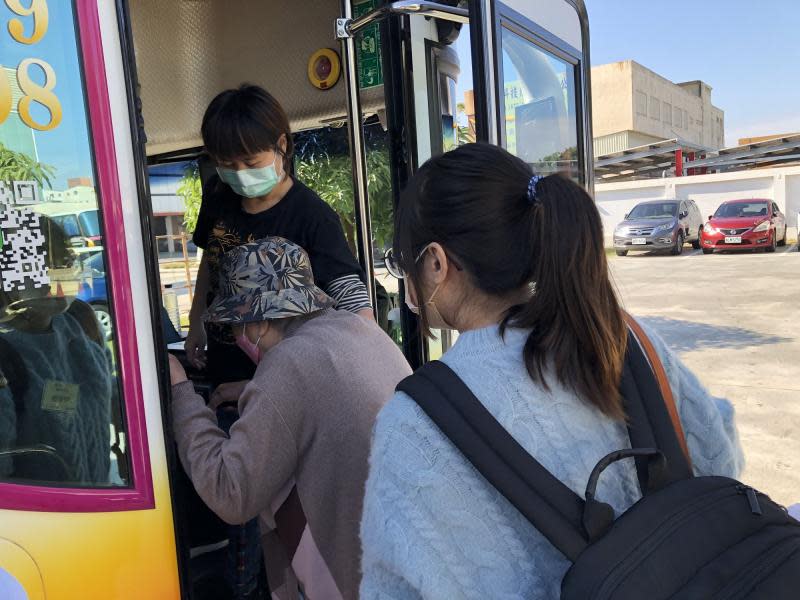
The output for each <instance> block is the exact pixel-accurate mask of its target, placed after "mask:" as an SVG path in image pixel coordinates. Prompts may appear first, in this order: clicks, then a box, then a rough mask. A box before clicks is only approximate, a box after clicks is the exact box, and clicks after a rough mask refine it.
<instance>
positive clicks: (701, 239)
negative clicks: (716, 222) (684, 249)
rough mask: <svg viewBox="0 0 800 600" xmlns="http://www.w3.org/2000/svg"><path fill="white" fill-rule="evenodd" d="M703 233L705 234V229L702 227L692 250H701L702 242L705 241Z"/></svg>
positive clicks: (698, 231)
mask: <svg viewBox="0 0 800 600" xmlns="http://www.w3.org/2000/svg"><path fill="white" fill-rule="evenodd" d="M702 232H703V229H702V227H701V228H700V229H698V230H697V239H696V240H695V241H693V242H692V248H694V249H695V250H700V248H701V246H702V244H701V243H702V241H703V238H702V237H701V236H702Z"/></svg>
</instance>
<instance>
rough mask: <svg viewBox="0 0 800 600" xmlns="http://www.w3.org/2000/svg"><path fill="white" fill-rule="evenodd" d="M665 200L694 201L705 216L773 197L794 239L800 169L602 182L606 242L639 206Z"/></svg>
mask: <svg viewBox="0 0 800 600" xmlns="http://www.w3.org/2000/svg"><path fill="white" fill-rule="evenodd" d="M662 198H663V199H668V198H678V199H691V200H694V201H695V202H696V203H697V206H698V207H699V208H700V212H701V213H702V214H703V216H704V217H707V216H708V215H710V214H712V213H713V212H714V211H715V210H716V209H717V207H718V206H719V205H720V203H722V202H723V201H724V200H734V199H736V198H769V199H771V200H774V201H775V203H776V204H777V205H778V206H779V207H780V209H781V210H782V211H783V212H784V214H785V215H786V219H787V224H788V225H789V228H790V229H789V233H788V235H789V237H790V238H792V239H794V238H796V237H797V226H798V218H797V213H798V211H800V167H783V168H775V169H759V170H754V171H739V172H735V173H720V174H715V175H697V176H693V177H670V178H666V179H648V180H644V181H625V182H619V183H598V184H596V185H595V199H596V201H597V208H598V209H599V211H600V215H601V217H602V218H603V228H604V231H605V237H606V243H607V244H609V245H610V243H611V237H612V235H613V233H614V227H615V226H616V225H617V223H619V222H620V221H622V220H623V219H624V217H625V214H626V213H627V212H629V211H630V210H631V209H632V208H633V207H634V206H635V205H636V204H637V203H639V202H642V201H644V200H660V199H662Z"/></svg>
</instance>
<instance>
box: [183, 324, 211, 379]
mask: <svg viewBox="0 0 800 600" xmlns="http://www.w3.org/2000/svg"><path fill="white" fill-rule="evenodd" d="M207 341H208V339H207V336H206V328H205V326H204V325H203V323H202V321H201V322H199V323H192V324H190V325H189V335H187V336H186V343H185V344H184V346H183V348H184V350H186V359H187V360H188V361H189V364H191V365H192V366H193V367H194V368H195V369H205V368H206V342H207Z"/></svg>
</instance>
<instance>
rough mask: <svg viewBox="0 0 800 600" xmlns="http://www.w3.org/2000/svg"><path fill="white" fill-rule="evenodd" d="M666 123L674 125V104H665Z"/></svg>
mask: <svg viewBox="0 0 800 600" xmlns="http://www.w3.org/2000/svg"><path fill="white" fill-rule="evenodd" d="M664 123H666V124H667V125H672V104H670V103H669V102H664Z"/></svg>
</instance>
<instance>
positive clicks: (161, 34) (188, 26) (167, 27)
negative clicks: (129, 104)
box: [130, 0, 384, 156]
mask: <svg viewBox="0 0 800 600" xmlns="http://www.w3.org/2000/svg"><path fill="white" fill-rule="evenodd" d="M302 4H303V6H302V10H298V3H297V2H294V1H292V0H271V1H269V2H265V1H263V0H262V1H255V0H175V1H171V2H163V1H159V0H131V3H130V12H131V22H132V30H133V38H134V39H133V42H134V49H135V53H136V63H137V64H136V66H137V72H138V78H139V83H140V86H141V87H140V90H139V94H140V97H141V101H142V112H143V117H144V123H145V132H146V134H147V155H148V156H156V155H161V154H166V153H173V152H179V151H183V150H187V149H191V148H198V147H200V146H202V140H201V137H200V124H201V121H202V117H203V113H204V111H205V109H206V107H207V106H208V104H209V102H210V101H211V100H212V99H213V98H214V96H216V95H217V94H218V93H219V92H221V91H223V90H225V89H228V88H232V87H236V86H238V85H240V84H242V83H245V82H246V83H253V84H256V85H260V86H262V87H264V88H265V89H267V90H268V91H269V92H270V93H271V94H273V95H274V96H275V97H276V98H277V99H278V101H279V102H280V103H281V104H282V105H283V106H284V108H285V109H286V111H287V113H288V115H289V120H290V123H291V127H292V130H293V131H302V130H307V129H314V128H318V127H322V126H325V125H328V124H331V123H334V122H337V121H344V120H345V119H346V113H347V109H346V106H347V104H346V90H345V85H344V81H342V80H341V79H343V78H344V73H342V76H341V78H340V81H339V83H338V85H335V86H333V87H332V88H330V89H327V90H320V89H317V88H316V87H314V86H313V85H312V84H311V83H310V82H309V80H308V75H307V71H308V61H309V58H310V57H311V56H312V54H313V53H314V52H316V51H317V50H319V49H322V48H331V49H334V50H336V51H337V52H338V51H339V43H338V42H337V40H336V39H335V36H334V24H335V21H336V19H337V18H338V17H339V16H340V11H341V3H340V2H339V0H303V3H302ZM361 102H362V111H363V113H364V115H371V114H375V113H376V112H377V111H379V110H381V109H383V107H384V97H383V87H382V86H381V87H376V88H372V89H369V90H365V91H364V92H362V94H361Z"/></svg>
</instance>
